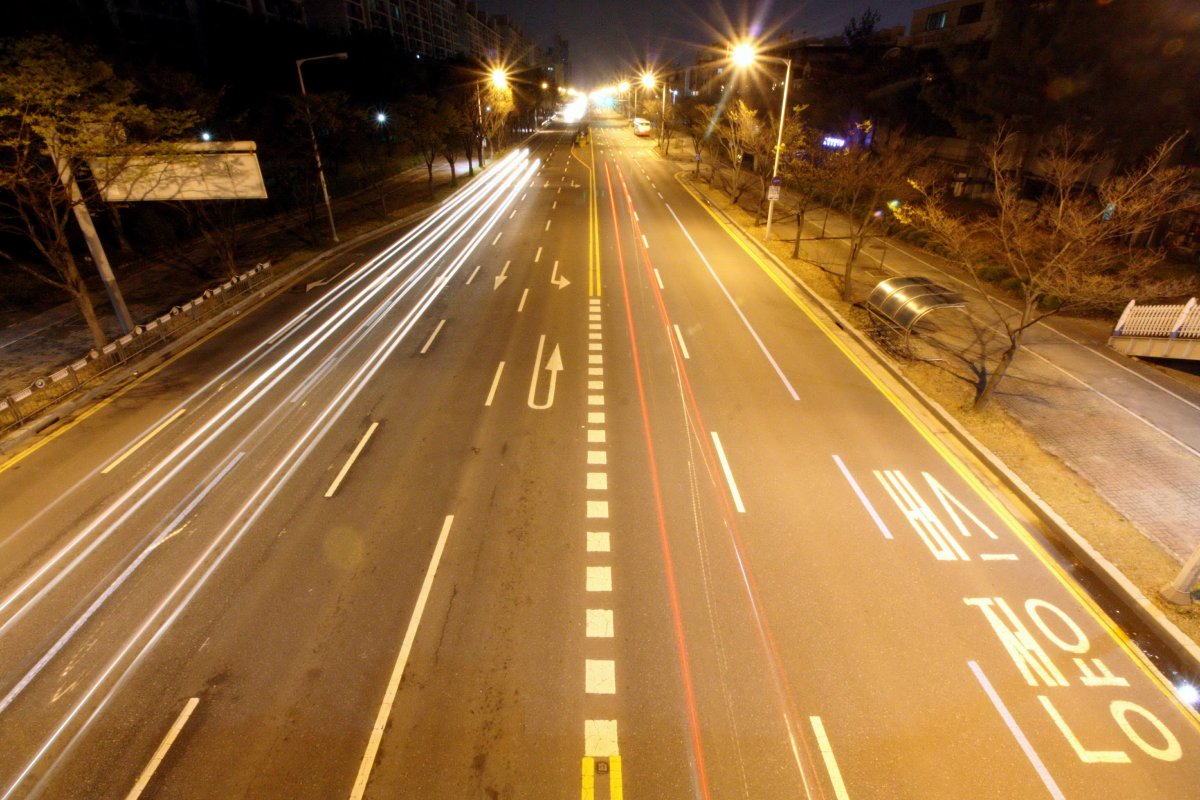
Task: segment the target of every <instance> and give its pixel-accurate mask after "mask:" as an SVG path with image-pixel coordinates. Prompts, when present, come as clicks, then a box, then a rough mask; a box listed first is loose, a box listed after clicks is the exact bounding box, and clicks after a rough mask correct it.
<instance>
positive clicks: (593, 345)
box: [588, 342, 604, 350]
mask: <svg viewBox="0 0 1200 800" xmlns="http://www.w3.org/2000/svg"><path fill="white" fill-rule="evenodd" d="M603 349H604V343H603V342H588V350H603Z"/></svg>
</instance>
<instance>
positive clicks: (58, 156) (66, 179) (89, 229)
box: [46, 135, 134, 333]
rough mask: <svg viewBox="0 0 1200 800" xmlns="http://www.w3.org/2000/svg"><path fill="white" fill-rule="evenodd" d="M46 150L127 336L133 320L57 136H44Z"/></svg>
mask: <svg viewBox="0 0 1200 800" xmlns="http://www.w3.org/2000/svg"><path fill="white" fill-rule="evenodd" d="M46 147H47V148H48V149H49V151H50V157H51V158H53V159H54V166H55V168H56V169H57V170H58V179H59V180H60V181H61V182H62V185H63V186H65V187H66V189H67V193H68V195H69V196H70V198H71V210H72V211H73V212H74V213H75V221H76V222H78V223H79V229H80V230H82V231H83V239H84V241H85V242H87V246H88V251H89V252H90V253H91V254H92V261H93V262H95V264H96V270H97V271H98V272H99V273H100V280H101V281H103V282H104V291H106V292H107V293H108V300H109V302H110V303H112V307H113V311H114V312H116V315H117V322H118V323H119V324H120V326H121V332H122V333H129V332H130V331H131V330H133V326H134V322H133V317H131V316H130V315H129V308H128V307H126V305H125V298H124V297H123V296H122V295H121V287H119V286H117V277H116V275H114V274H113V271H112V265H111V264H109V263H108V255H107V254H106V253H105V252H104V245H103V244H102V243H101V242H100V236H99V234H97V233H96V226H95V224H94V223H93V222H92V215H91V213H89V212H88V209H87V204H86V203H84V202H83V193H82V192H80V191H79V184H78V183H76V182H75V173H74V172H72V171H71V161H70V159H69V158H67V156H65V155H64V154H63V152H62V149H61V148H60V147H59V143H58V137H57V136H54V135H51V136H48V137H46Z"/></svg>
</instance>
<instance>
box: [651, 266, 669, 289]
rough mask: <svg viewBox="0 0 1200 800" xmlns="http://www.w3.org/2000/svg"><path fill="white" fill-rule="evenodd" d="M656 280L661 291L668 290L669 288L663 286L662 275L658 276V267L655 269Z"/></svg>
mask: <svg viewBox="0 0 1200 800" xmlns="http://www.w3.org/2000/svg"><path fill="white" fill-rule="evenodd" d="M654 279H655V280H656V281H658V288H660V289H665V288H667V287H665V286H663V282H662V275H660V274H658V267H655V268H654Z"/></svg>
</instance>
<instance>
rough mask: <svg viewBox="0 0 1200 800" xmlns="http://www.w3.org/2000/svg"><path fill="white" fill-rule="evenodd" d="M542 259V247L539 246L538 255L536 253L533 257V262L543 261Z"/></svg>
mask: <svg viewBox="0 0 1200 800" xmlns="http://www.w3.org/2000/svg"><path fill="white" fill-rule="evenodd" d="M541 260H542V248H540V247H539V248H538V251H537V255H535V256H534V257H533V263H535V264H536V263H538V262H539V261H541Z"/></svg>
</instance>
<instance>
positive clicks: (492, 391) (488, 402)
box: [483, 361, 504, 406]
mask: <svg viewBox="0 0 1200 800" xmlns="http://www.w3.org/2000/svg"><path fill="white" fill-rule="evenodd" d="M501 372H504V362H503V361H501V362H500V365H499V366H497V367H496V377H494V378H492V388H491V389H490V390H488V396H487V400H484V401H483V404H484V405H485V406H490V405H491V404H492V400H493V399H494V398H495V397H496V387H497V386H499V385H500V373H501Z"/></svg>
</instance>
